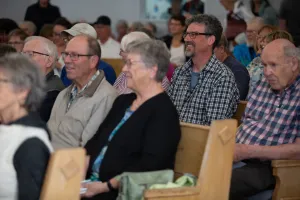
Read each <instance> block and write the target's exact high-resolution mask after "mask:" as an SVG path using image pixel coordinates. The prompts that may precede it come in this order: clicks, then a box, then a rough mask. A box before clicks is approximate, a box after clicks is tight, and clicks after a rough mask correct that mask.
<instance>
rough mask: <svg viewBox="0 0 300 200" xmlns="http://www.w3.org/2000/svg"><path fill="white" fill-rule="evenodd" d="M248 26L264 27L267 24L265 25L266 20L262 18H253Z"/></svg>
mask: <svg viewBox="0 0 300 200" xmlns="http://www.w3.org/2000/svg"><path fill="white" fill-rule="evenodd" d="M247 24H257V25H260V26H261V27H262V26H263V25H264V24H265V23H264V18H262V17H253V18H252V19H251V20H250V21H248V22H247Z"/></svg>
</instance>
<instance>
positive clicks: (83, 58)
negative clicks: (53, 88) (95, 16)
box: [63, 35, 101, 88]
mask: <svg viewBox="0 0 300 200" xmlns="http://www.w3.org/2000/svg"><path fill="white" fill-rule="evenodd" d="M63 57H64V62H65V64H66V71H67V77H68V78H69V79H70V80H72V81H74V82H75V84H76V85H77V86H78V87H79V88H81V87H82V86H84V85H85V84H86V83H87V82H88V80H90V78H91V77H92V76H93V75H94V74H95V72H96V71H97V67H98V63H99V60H100V57H101V49H100V45H99V43H98V41H97V39H95V38H92V37H89V36H87V35H78V36H75V37H74V38H72V39H71V40H70V41H69V42H68V44H67V46H66V50H65V52H64V53H63Z"/></svg>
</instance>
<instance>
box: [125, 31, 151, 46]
mask: <svg viewBox="0 0 300 200" xmlns="http://www.w3.org/2000/svg"><path fill="white" fill-rule="evenodd" d="M140 39H150V37H149V36H148V35H147V34H146V33H144V32H140V31H134V32H131V33H128V34H127V35H125V36H124V37H123V38H122V40H121V49H122V50H125V49H126V47H127V45H128V44H129V43H131V42H133V41H135V40H140Z"/></svg>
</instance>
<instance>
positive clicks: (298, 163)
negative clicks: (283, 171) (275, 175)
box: [272, 160, 300, 168]
mask: <svg viewBox="0 0 300 200" xmlns="http://www.w3.org/2000/svg"><path fill="white" fill-rule="evenodd" d="M272 167H276V168H278V167H300V160H273V161H272Z"/></svg>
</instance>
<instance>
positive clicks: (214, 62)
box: [183, 54, 221, 73]
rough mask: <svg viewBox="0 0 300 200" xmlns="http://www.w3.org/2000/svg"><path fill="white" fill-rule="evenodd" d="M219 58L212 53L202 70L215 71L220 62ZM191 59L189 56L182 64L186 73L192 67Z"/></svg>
mask: <svg viewBox="0 0 300 200" xmlns="http://www.w3.org/2000/svg"><path fill="white" fill-rule="evenodd" d="M218 62H219V60H218V59H217V57H216V56H215V54H213V55H212V56H211V57H210V58H209V60H208V62H207V63H206V64H205V66H204V67H203V69H202V71H210V72H216V70H217V68H218V66H219V65H218V64H221V63H220V62H219V63H218ZM193 65H194V63H193V60H192V58H190V59H189V60H188V61H187V62H186V63H185V64H184V65H183V70H184V71H185V72H187V73H191V71H192V68H193Z"/></svg>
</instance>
